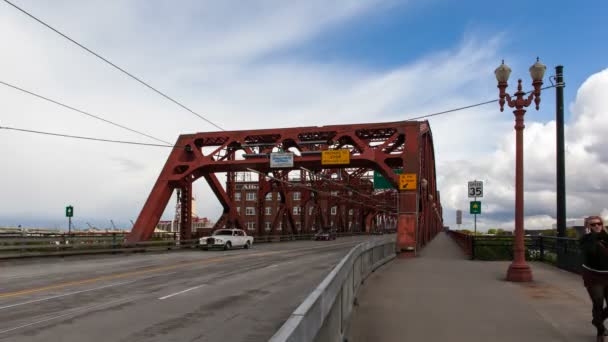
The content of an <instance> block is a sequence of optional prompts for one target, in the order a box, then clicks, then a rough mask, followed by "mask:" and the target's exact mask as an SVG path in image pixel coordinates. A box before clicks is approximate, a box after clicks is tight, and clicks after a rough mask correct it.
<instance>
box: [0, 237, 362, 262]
mask: <svg viewBox="0 0 608 342" xmlns="http://www.w3.org/2000/svg"><path fill="white" fill-rule="evenodd" d="M337 235H338V237H344V236H356V235H368V233H365V232H356V233H355V232H351V233H338V234H337ZM126 236H127V235H126V234H120V233H107V234H37V235H35V236H21V235H15V234H10V235H9V234H6V235H2V234H0V259H11V258H23V257H37V256H40V257H44V256H67V255H76V254H104V253H109V254H112V253H134V252H148V251H150V252H152V251H167V250H179V249H192V248H196V247H198V245H199V243H198V241H199V240H198V239H190V240H179V235H178V234H173V233H169V234H166V233H164V234H155V235H153V236H152V238H151V239H150V240H149V241H143V242H138V243H133V244H127V243H126V242H125V239H126ZM313 238H314V234H300V235H267V236H260V237H254V244H258V243H273V242H287V241H301V240H311V239H313Z"/></svg>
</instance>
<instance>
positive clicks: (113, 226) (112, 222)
mask: <svg viewBox="0 0 608 342" xmlns="http://www.w3.org/2000/svg"><path fill="white" fill-rule="evenodd" d="M110 223H111V224H112V228H114V230H116V225H114V221H112V220H110Z"/></svg>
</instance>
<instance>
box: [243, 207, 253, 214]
mask: <svg viewBox="0 0 608 342" xmlns="http://www.w3.org/2000/svg"><path fill="white" fill-rule="evenodd" d="M245 215H247V216H255V208H254V207H247V208H245Z"/></svg>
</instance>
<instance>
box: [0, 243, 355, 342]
mask: <svg viewBox="0 0 608 342" xmlns="http://www.w3.org/2000/svg"><path fill="white" fill-rule="evenodd" d="M364 239H366V238H365V237H349V238H341V239H338V240H335V241H318V242H316V241H299V242H287V243H276V244H261V245H256V246H254V248H253V249H250V250H232V251H181V252H171V253H162V254H135V255H115V256H95V257H68V258H63V259H62V258H49V259H32V260H23V261H11V262H3V263H0V341H28V342H34V341H44V342H49V341H62V342H63V341H65V342H71V341H74V342H81V341H231V342H232V341H267V340H268V338H270V337H271V336H272V334H274V332H275V331H276V330H277V329H278V328H279V327H280V326H281V325H282V324H283V322H284V321H285V320H286V319H287V317H288V316H289V315H290V314H291V312H292V311H293V310H294V309H295V308H296V307H297V306H298V305H299V304H300V303H301V302H302V300H303V299H304V298H306V296H307V295H308V294H309V293H310V292H311V291H312V290H313V289H314V288H315V287H316V286H317V285H318V284H319V283H320V281H321V280H322V279H323V278H324V277H325V275H326V274H327V273H328V272H329V271H330V270H331V268H332V267H333V266H335V265H336V264H337V262H338V261H339V260H340V259H341V258H342V257H343V256H344V255H346V253H347V252H348V250H349V249H350V248H351V247H352V246H354V245H356V244H357V243H359V242H361V241H363V240H364Z"/></svg>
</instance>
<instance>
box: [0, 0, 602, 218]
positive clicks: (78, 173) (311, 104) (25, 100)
mask: <svg viewBox="0 0 608 342" xmlns="http://www.w3.org/2000/svg"><path fill="white" fill-rule="evenodd" d="M14 2H15V3H16V4H17V5H18V6H21V7H23V8H24V9H26V10H28V11H30V12H31V13H32V14H34V15H36V16H38V17H39V18H41V19H42V20H45V21H46V22H48V23H49V24H51V25H53V26H55V27H57V28H58V29H59V30H61V31H63V32H65V33H67V34H68V35H70V36H71V37H73V38H74V39H76V40H77V41H79V42H81V43H83V44H84V45H86V46H88V47H90V48H91V49H92V50H94V51H96V52H99V53H100V54H102V55H103V56H105V57H107V58H109V59H110V60H111V61H113V62H114V63H116V64H118V65H119V66H121V67H124V68H125V69H126V70H128V71H130V72H132V73H133V74H135V75H137V76H138V77H141V78H142V79H144V80H146V81H147V82H149V83H150V84H152V85H154V86H155V87H157V88H159V89H161V90H162V91H165V92H166V93H168V94H170V95H171V96H173V97H175V98H176V99H179V100H180V101H181V102H183V103H185V104H187V105H188V106H189V107H191V108H193V109H195V110H196V111H197V112H199V113H202V114H203V115H205V117H207V118H208V119H210V120H212V121H213V122H215V123H217V124H219V125H221V126H222V127H225V128H227V129H230V130H241V129H257V128H272V127H291V126H302V125H329V124H346V123H361V122H382V121H395V120H404V119H408V118H410V117H415V116H420V115H424V114H429V113H433V112H438V111H442V110H448V109H451V108H455V107H460V106H465V105H470V104H474V103H479V102H482V101H487V100H491V99H494V98H497V95H498V90H497V88H496V80H495V78H494V74H493V72H494V69H495V68H496V67H497V66H498V65H499V64H500V62H501V60H502V59H504V60H505V62H506V63H507V64H509V65H510V66H511V67H512V69H513V74H512V76H511V82H510V87H509V88H508V90H509V91H513V89H514V88H515V85H516V80H517V78H518V77H521V78H522V79H523V80H524V84H525V85H526V87H527V88H529V87H530V83H531V82H530V79H529V76H528V67H529V66H530V65H531V64H532V63H533V62H534V61H535V59H536V57H537V56H539V57H540V59H541V61H542V62H543V63H545V64H546V65H547V67H548V69H547V75H546V77H545V85H550V84H551V82H550V79H549V77H550V76H551V75H553V74H554V67H555V66H556V65H558V64H562V65H564V67H565V79H566V88H565V100H566V125H567V127H566V143H567V146H566V150H567V155H566V162H567V191H568V198H567V202H568V208H567V213H568V215H567V216H568V219H575V218H580V217H582V216H585V215H590V214H602V215H603V216H605V217H608V195H607V193H608V154H607V153H608V152H606V151H608V149H607V148H606V147H608V136H607V135H606V132H608V115H606V105H605V104H604V103H603V99H604V98H605V97H606V96H608V62H607V61H606V56H607V55H608V46H607V45H606V44H601V43H599V42H602V41H604V40H605V33H606V28H605V27H606V26H605V18H604V16H605V13H607V11H608V3H606V2H601V1H591V2H589V3H587V4H586V5H585V6H581V5H580V4H576V3H574V2H565V1H560V2H559V5H558V4H556V2H554V1H538V2H535V3H534V8H530V3H529V2H525V1H523V0H517V1H515V2H510V3H509V4H508V7H504V6H501V7H497V5H496V4H494V3H491V2H485V1H477V0H475V1H466V2H453V1H445V0H431V1H415V0H411V1H398V0H370V1H354V0H339V1H334V2H331V3H327V2H326V1H320V0H309V1H305V2H304V1H294V2H267V1H247V2H242V1H234V0H227V1H221V2H217V1H183V2H180V6H174V5H173V3H171V2H165V1H99V2H79V1H74V0H58V1H53V2H40V1H32V0H15V1H14ZM514 9H517V10H514ZM0 39H1V41H2V43H3V54H2V55H1V56H0V59H1V61H2V63H0V75H2V76H0V81H3V82H7V83H11V84H14V85H17V86H20V87H23V88H25V89H28V90H31V91H35V92H38V93H40V94H42V95H45V96H48V97H50V98H52V99H56V100H59V101H62V102H64V103H66V104H69V105H72V106H74V107H77V108H81V109H83V110H86V111H89V112H91V113H94V114H98V115H100V116H103V117H104V118H107V119H110V120H114V121H116V122H119V123H122V124H124V125H127V126H129V127H134V128H136V129H138V130H140V131H143V132H146V133H148V134H151V135H153V136H155V137H159V138H161V139H163V140H167V141H175V140H176V139H177V136H178V135H179V134H185V133H193V132H200V131H213V130H216V128H214V127H213V126H211V125H209V124H208V123H206V122H204V121H203V120H200V119H199V118H197V117H195V116H193V115H192V114H190V113H188V112H187V111H185V110H183V109H181V108H179V107H178V106H176V105H174V104H173V103H171V102H169V101H167V100H166V99H163V98H162V97H160V96H158V95H157V94H155V93H153V92H152V91H150V90H149V89H147V88H145V87H143V86H142V85H140V84H138V83H136V82H134V81H133V80H131V79H129V78H127V77H125V76H124V75H123V74H121V73H119V72H117V71H116V70H114V69H112V68H111V67H109V66H108V65H106V64H104V63H102V62H100V61H99V60H97V59H95V58H94V57H92V56H91V55H89V54H87V53H85V52H84V51H83V50H81V49H79V48H77V47H76V46H74V45H73V44H71V43H69V42H68V41H67V40H65V39H63V38H62V37H60V36H58V35H57V34H56V33H54V32H52V31H50V30H49V29H47V28H45V27H43V26H42V25H40V24H39V23H37V22H35V21H33V20H32V19H30V18H28V17H26V16H25V15H23V14H22V13H20V12H19V11H17V10H15V9H14V8H13V7H11V6H9V5H8V4H6V3H0ZM554 94H555V91H554V89H548V90H545V91H543V94H542V96H541V98H542V101H541V109H540V110H539V111H536V110H534V109H532V108H531V109H529V110H528V113H527V114H526V130H525V133H524V135H525V138H524V141H525V155H526V160H525V168H526V169H525V170H526V174H525V191H526V193H525V203H526V218H525V225H526V228H527V229H533V228H550V227H551V225H552V224H553V223H554V222H555V152H554V150H555V147H554V146H555V123H554V121H553V120H554V116H555V95H554ZM0 101H1V102H2V104H3V110H2V111H1V113H0V125H2V126H9V127H19V128H26V129H35V130H41V131H49V132H57V133H65V134H76V135H83V136H94V137H100V138H106V139H119V140H131V141H141V142H151V143H153V142H154V140H150V139H145V138H143V137H141V136H138V135H136V134H134V133H130V132H127V131H124V130H121V129H119V128H117V127H113V126H110V125H106V124H103V123H101V122H99V121H94V120H92V119H90V118H87V117H85V116H82V115H78V114H76V113H73V112H71V111H68V110H66V109H65V108H61V107H58V106H55V105H53V104H50V103H47V102H44V101H41V100H39V99H36V98H34V97H31V96H28V95H25V94H22V93H20V92H17V91H15V90H14V89H11V88H8V87H6V86H3V85H0ZM429 121H430V124H431V129H432V131H433V136H434V139H435V149H436V150H435V153H436V161H437V172H438V174H439V180H438V183H439V184H438V188H439V190H440V191H441V199H442V205H443V208H444V219H445V224H446V225H450V226H455V216H456V215H455V211H456V210H457V209H461V210H463V211H464V215H463V221H464V223H465V225H467V226H470V227H472V223H473V217H472V216H470V215H468V214H467V212H468V201H469V199H468V198H467V195H466V191H467V190H466V185H467V181H469V180H473V179H478V180H484V182H485V183H484V185H485V191H486V197H484V198H483V199H482V215H480V216H479V217H478V229H480V230H486V229H488V228H504V229H512V226H513V202H514V189H513V182H514V175H513V169H514V162H513V159H514V132H513V115H512V114H511V112H510V111H509V110H507V109H505V112H503V113H501V112H500V111H499V109H498V104H490V105H486V106H482V107H477V108H474V109H471V110H466V111H461V112H457V113H452V114H446V115H442V116H437V117H433V118H431V119H430V120H429ZM168 153H169V151H168V150H167V149H164V148H158V147H143V146H129V145H117V144H110V143H101V142H87V141H79V140H70V139H64V138H57V137H47V136H39V135H30V134H26V133H20V132H14V131H6V130H0V155H1V156H2V160H3V163H2V165H3V168H2V177H0V189H2V196H3V199H4V200H3V201H2V206H0V227H1V226H17V225H19V224H21V225H23V226H46V227H50V228H54V227H59V228H67V220H66V219H65V217H64V208H65V206H66V205H68V204H71V205H73V206H74V207H75V217H74V223H75V224H76V226H78V227H87V226H86V222H89V223H91V224H92V225H95V226H98V227H111V224H110V219H112V220H114V222H115V223H116V224H117V225H118V226H121V227H126V228H129V227H131V223H130V221H129V220H135V219H136V218H137V215H138V214H139V211H140V210H141V207H142V206H143V203H144V202H145V200H146V198H147V196H148V194H149V192H150V190H151V189H152V186H153V184H154V182H155V181H156V178H157V176H158V174H159V172H160V170H161V168H162V166H163V165H164V162H165V160H166V158H167V156H168ZM194 193H195V195H196V197H197V199H198V201H197V211H198V213H199V215H200V216H206V217H209V218H210V219H211V220H214V221H215V220H217V218H218V217H219V215H220V212H221V209H220V205H219V202H218V201H217V200H216V199H215V196H214V195H213V194H212V193H211V192H210V190H209V188H208V186H207V185H206V184H205V182H204V181H199V182H197V183H195V185H194ZM174 205H175V201H174V197H173V198H172V200H171V201H170V203H169V205H168V207H167V210H166V211H165V215H164V216H163V219H168V218H170V217H172V215H173V211H174ZM463 226H464V225H463Z"/></svg>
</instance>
